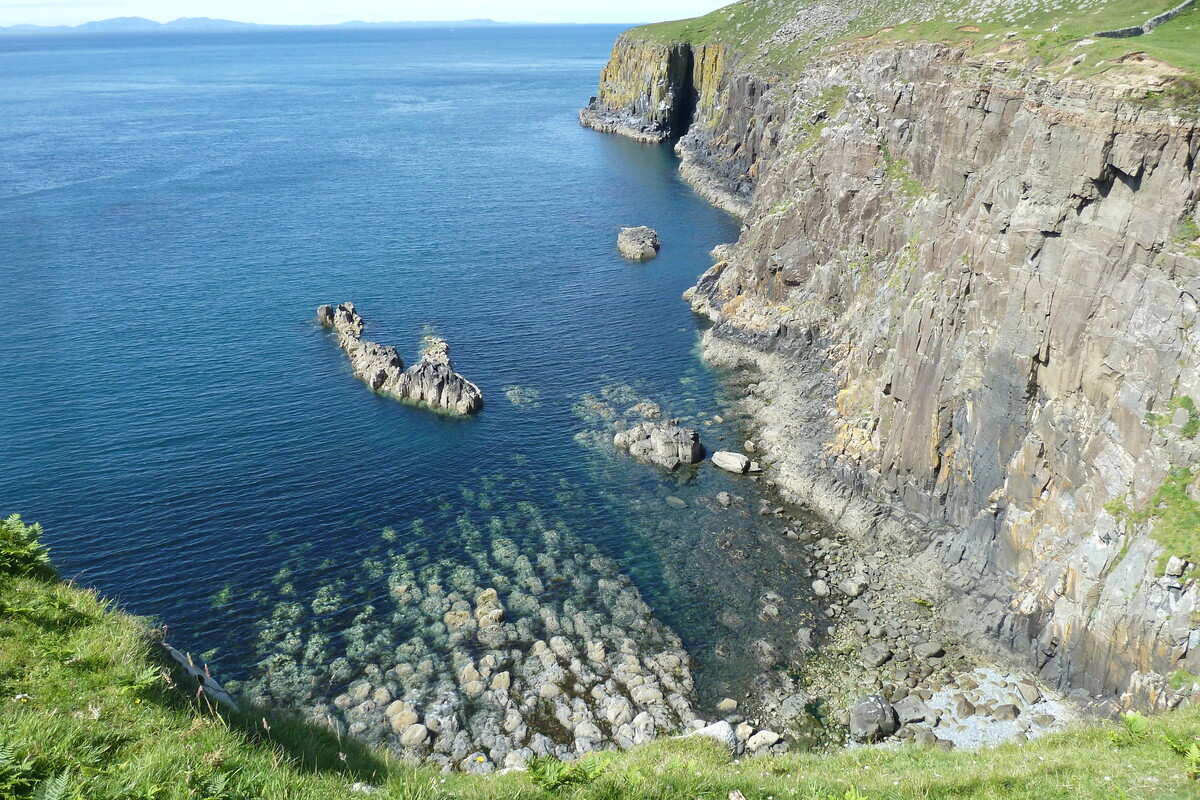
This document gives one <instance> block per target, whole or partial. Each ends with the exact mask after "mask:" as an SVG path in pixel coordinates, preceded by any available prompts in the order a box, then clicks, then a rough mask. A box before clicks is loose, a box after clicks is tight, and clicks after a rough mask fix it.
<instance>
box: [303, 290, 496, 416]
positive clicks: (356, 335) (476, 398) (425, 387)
mask: <svg viewBox="0 0 1200 800" xmlns="http://www.w3.org/2000/svg"><path fill="white" fill-rule="evenodd" d="M317 320H318V321H319V322H320V323H321V324H322V325H323V326H325V327H331V328H333V329H334V330H335V331H337V334H338V346H339V347H341V348H342V350H344V351H345V353H346V356H347V357H348V358H349V359H350V368H351V370H352V371H353V373H354V377H356V378H358V379H359V380H361V381H362V382H363V383H365V384H367V386H369V387H371V390H372V391H375V392H381V393H383V394H386V395H390V396H392V397H395V398H396V399H398V400H404V401H408V402H411V403H416V404H419V405H424V406H427V407H428V408H431V409H434V410H437V411H446V412H450V413H453V414H474V413H475V412H476V411H478V410H479V409H481V408H483V394H482V393H481V392H480V391H479V387H478V386H476V385H475V384H473V383H471V382H470V381H468V380H467V379H466V378H464V377H463V376H461V375H459V374H458V373H457V372H455V371H454V368H453V366H452V365H451V363H450V348H449V345H447V344H446V342H445V341H444V340H442V339H438V338H436V337H431V338H430V339H429V340H428V341H426V344H425V351H424V353H423V354H422V356H421V359H420V361H418V362H417V363H416V364H415V365H414V366H412V367H410V368H409V370H408V371H407V372H405V371H404V362H403V361H402V360H401V358H400V355H399V354H398V353H397V352H396V348H395V347H392V346H391V345H381V344H378V343H376V342H368V341H364V340H363V338H362V333H363V319H362V316H361V315H359V313H358V312H357V311H356V310H355V309H354V304H353V303H341V304H340V305H338V306H331V305H323V306H319V307H318V308H317Z"/></svg>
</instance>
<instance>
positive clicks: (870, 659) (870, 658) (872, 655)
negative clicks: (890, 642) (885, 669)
mask: <svg viewBox="0 0 1200 800" xmlns="http://www.w3.org/2000/svg"><path fill="white" fill-rule="evenodd" d="M861 655H862V663H863V666H864V667H866V668H867V669H875V668H876V667H880V666H882V665H883V664H885V663H886V662H887V660H888V659H889V658H891V657H892V651H891V650H890V649H889V648H888V646H887V645H886V644H883V643H882V642H876V643H875V644H869V645H867V646H866V647H864V648H863V649H862V654H861Z"/></svg>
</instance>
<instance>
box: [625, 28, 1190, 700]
mask: <svg viewBox="0 0 1200 800" xmlns="http://www.w3.org/2000/svg"><path fill="white" fill-rule="evenodd" d="M706 46H709V47H711V46H712V45H706ZM617 55H628V56H629V57H632V58H634V59H635V60H639V59H645V58H648V57H651V56H652V55H653V53H651V51H650V50H647V49H641V50H639V49H638V48H636V47H635V46H634V45H633V43H626V44H625V45H624V46H623V47H622V48H620V49H619V51H618V52H617ZM723 63H724V65H725V66H724V68H723V70H722V71H721V72H720V73H719V75H718V76H717V77H716V78H715V85H716V87H717V88H716V89H715V92H716V96H717V97H718V99H719V102H715V103H713V104H712V105H711V106H710V105H708V104H706V102H705V101H704V100H703V99H701V100H700V101H699V102H698V105H697V108H696V111H695V114H694V116H693V119H692V120H691V122H690V124H689V125H688V127H687V132H686V135H685V136H684V137H683V139H682V140H681V141H680V143H679V149H680V150H681V151H682V152H683V154H684V170H685V174H688V170H689V169H690V170H692V172H697V171H699V172H701V173H703V176H705V178H704V179H705V180H708V181H709V182H711V183H713V184H716V185H718V186H722V185H723V186H724V190H725V193H726V194H727V195H730V196H733V197H739V198H743V199H746V198H748V197H749V196H750V195H749V193H748V189H752V190H753V204H752V205H751V204H750V203H749V202H746V203H745V205H744V206H743V208H744V210H745V213H746V224H745V226H744V228H743V230H742V234H741V237H740V239H739V241H738V242H737V243H736V245H734V246H732V247H730V248H726V249H724V250H723V252H722V254H721V256H722V258H721V260H719V261H718V263H717V264H716V265H715V266H713V267H712V268H711V269H710V270H709V271H708V272H706V273H705V274H704V276H703V277H702V278H701V279H700V280H699V282H698V283H697V285H696V286H695V287H694V288H693V289H691V290H690V291H689V292H688V293H687V294H686V298H687V299H688V300H689V301H690V302H691V303H692V305H693V307H694V308H695V309H696V311H698V312H699V313H701V314H704V315H706V316H708V317H710V318H711V319H712V320H713V321H714V322H715V323H716V324H715V327H714V328H713V329H712V330H710V331H709V332H708V333H707V334H706V337H705V341H706V349H707V352H708V355H709V357H710V359H711V360H714V361H717V362H720V363H724V364H728V365H737V364H741V365H745V366H750V367H754V368H757V369H758V370H760V372H761V374H762V380H760V381H759V382H758V383H757V385H756V388H755V392H754V394H753V396H750V397H748V398H747V401H746V404H747V407H748V408H750V409H752V410H753V411H755V412H756V414H757V417H758V419H759V422H760V424H761V425H762V430H761V431H760V432H759V434H758V435H757V436H756V437H755V439H756V444H757V445H758V446H759V449H760V450H761V451H763V453H764V457H765V458H767V459H769V461H770V462H771V464H772V468H773V478H774V480H775V481H776V482H777V483H778V484H779V485H780V486H781V488H783V489H784V490H785V492H787V493H788V494H789V496H791V497H792V498H793V499H796V500H799V501H802V502H804V503H806V504H808V505H810V506H812V507H813V508H814V509H816V510H817V511H819V512H820V513H822V514H823V515H824V516H826V517H827V518H828V519H829V520H830V521H832V522H834V523H835V524H837V525H839V527H841V528H842V530H843V531H844V532H846V533H848V534H850V535H851V538H852V540H853V541H857V542H861V546H862V547H864V548H868V547H869V548H871V549H872V550H873V549H875V548H876V547H878V546H884V545H883V543H885V542H886V543H889V545H887V546H894V547H896V548H897V552H905V551H913V552H916V553H917V555H915V556H913V558H912V570H911V571H912V572H913V573H918V572H924V573H925V574H927V575H936V576H938V577H939V589H940V592H941V598H942V599H943V600H944V602H945V603H946V609H945V610H946V613H947V615H948V616H952V617H956V618H958V619H960V620H962V621H963V622H962V625H961V630H960V633H961V634H962V635H963V636H965V637H966V638H967V639H968V640H969V641H970V642H972V643H973V644H975V645H976V646H978V647H980V648H983V649H986V650H989V651H992V652H995V654H996V655H997V656H999V657H1002V658H1006V659H1009V660H1015V661H1018V662H1020V663H1021V665H1022V666H1025V667H1028V668H1032V669H1034V670H1036V671H1037V672H1038V673H1039V674H1040V675H1041V676H1042V677H1043V678H1044V679H1046V680H1047V681H1048V682H1049V683H1050V684H1051V685H1053V686H1055V687H1057V688H1060V689H1063V690H1070V689H1078V690H1080V691H1082V692H1086V693H1088V694H1092V695H1094V694H1108V695H1114V696H1117V697H1119V698H1120V699H1121V701H1122V702H1123V703H1125V704H1128V705H1136V706H1143V707H1154V706H1159V707H1161V706H1164V705H1169V704H1172V703H1174V702H1177V701H1178V697H1176V696H1174V695H1173V694H1172V692H1171V690H1170V689H1169V688H1168V686H1167V682H1166V680H1165V679H1164V677H1163V676H1164V675H1166V674H1169V673H1171V672H1173V671H1174V670H1176V669H1181V668H1182V669H1188V670H1189V671H1192V672H1195V671H1197V670H1198V669H1200V629H1198V628H1197V627H1196V626H1195V625H1194V624H1193V619H1194V616H1193V613H1192V612H1193V610H1200V590H1198V588H1197V584H1196V581H1195V580H1188V579H1185V578H1184V577H1183V576H1171V575H1160V573H1161V571H1162V570H1161V569H1160V568H1159V564H1160V563H1165V562H1166V560H1167V555H1171V554H1167V553H1163V550H1162V547H1161V546H1160V545H1159V544H1158V543H1157V542H1156V541H1155V540H1154V538H1152V537H1151V536H1150V535H1149V533H1150V531H1149V528H1150V526H1151V525H1152V524H1153V515H1150V518H1149V520H1148V521H1142V522H1135V521H1134V519H1133V518H1131V517H1130V515H1128V514H1125V515H1124V516H1123V515H1122V512H1121V508H1130V509H1135V510H1136V509H1141V508H1144V507H1145V506H1146V505H1147V503H1149V502H1150V500H1151V498H1152V497H1153V496H1154V495H1155V492H1156V491H1157V489H1158V487H1159V486H1161V485H1162V484H1163V482H1164V480H1166V479H1167V478H1168V476H1169V475H1172V474H1173V475H1176V476H1178V475H1185V474H1190V475H1194V474H1195V467H1196V465H1197V464H1198V463H1200V447H1198V446H1197V443H1196V441H1195V440H1194V439H1192V438H1191V436H1190V435H1189V434H1190V433H1191V429H1192V428H1195V425H1194V424H1193V425H1191V428H1186V426H1187V425H1189V424H1190V421H1191V420H1190V413H1191V412H1188V411H1186V409H1187V407H1188V404H1189V403H1191V402H1192V398H1200V334H1198V333H1197V327H1196V326H1195V325H1194V322H1195V320H1196V317H1197V314H1198V307H1197V298H1200V259H1198V258H1197V257H1196V245H1195V244H1194V243H1193V242H1192V241H1190V240H1191V239H1192V238H1194V237H1193V235H1191V234H1189V235H1182V234H1180V231H1184V232H1187V231H1195V230H1196V227H1195V226H1196V224H1197V222H1196V206H1197V202H1198V201H1200V168H1197V163H1198V160H1197V153H1198V152H1200V125H1198V123H1197V122H1196V121H1195V120H1194V119H1190V118H1188V117H1186V116H1178V115H1172V114H1170V113H1168V112H1165V111H1158V110H1155V109H1154V108H1153V107H1152V106H1150V105H1149V104H1146V103H1144V102H1140V100H1141V99H1142V98H1143V97H1144V96H1145V95H1146V93H1147V91H1150V90H1152V89H1154V87H1155V84H1153V83H1147V82H1146V81H1145V79H1144V78H1137V77H1136V76H1135V77H1134V78H1131V80H1132V81H1135V82H1136V83H1137V85H1133V86H1121V85H1114V84H1109V85H1101V84H1095V83H1093V84H1089V83H1084V82H1079V81H1072V80H1068V79H1049V78H1046V77H1044V76H1041V75H1038V74H1036V73H1034V72H1032V71H1030V72H1022V71H1020V70H1019V69H1014V68H1013V64H1012V63H1009V62H1006V63H999V62H997V63H989V62H986V61H980V60H978V59H974V58H973V57H971V56H969V55H968V54H967V52H966V51H964V50H960V49H956V48H954V47H950V46H944V45H939V44H905V45H903V46H902V47H890V46H885V45H880V46H876V47H867V48H862V49H856V50H853V51H849V52H841V53H838V54H836V55H830V56H827V57H824V58H817V59H814V60H813V61H812V63H811V64H810V65H809V66H808V67H807V68H805V69H803V70H801V71H800V72H799V73H798V77H797V78H796V79H795V80H794V81H792V80H788V81H779V80H776V81H775V82H774V83H771V84H769V85H768V84H767V82H765V81H764V80H762V79H761V78H759V77H756V76H755V75H753V74H749V73H747V72H746V71H745V70H743V69H741V68H740V67H739V66H738V61H737V59H736V58H734V57H732V56H729V55H728V54H726V57H725V58H724V62H723ZM639 69H646V67H645V66H644V65H643V66H642V67H640V68H639ZM606 74H607V75H609V76H610V80H611V79H612V76H616V75H620V74H623V71H622V69H620V68H617V67H612V68H610V69H609V70H607V71H606ZM748 87H754V91H753V92H752V93H751V92H750V91H749V88H748ZM604 94H605V96H608V97H610V98H617V97H620V96H621V94H622V93H621V92H620V91H619V90H618V89H616V88H612V87H610V88H609V89H608V91H607V92H606V93H604ZM739 96H740V97H743V98H745V99H746V102H743V103H735V102H732V99H733V98H735V97H739ZM751 154H753V155H751ZM689 163H690V165H691V166H689ZM731 163H737V164H738V165H739V166H743V165H744V166H743V170H744V171H742V172H739V173H738V174H737V175H732V174H731V168H730V164H731ZM714 191H715V192H716V193H717V194H719V193H720V192H719V190H714ZM1181 408H1182V409H1184V411H1180V409H1181ZM1185 429H1186V430H1187V431H1188V433H1186V434H1185V432H1184V431H1185ZM1172 469H1174V470H1175V472H1174V473H1172V472H1171V470H1172ZM1189 469H1191V470H1192V472H1190V473H1188V472H1186V471H1187V470H1189ZM1189 497H1190V498H1191V499H1192V500H1193V501H1195V499H1196V498H1200V489H1195V488H1194V484H1193V489H1192V495H1190V496H1189ZM1143 519H1144V518H1143ZM1175 555H1178V554H1175Z"/></svg>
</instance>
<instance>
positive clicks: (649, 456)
mask: <svg viewBox="0 0 1200 800" xmlns="http://www.w3.org/2000/svg"><path fill="white" fill-rule="evenodd" d="M613 444H614V445H615V446H616V448H617V449H618V450H623V451H627V452H628V453H629V455H631V456H633V457H634V458H636V459H639V460H641V461H649V462H650V463H651V464H657V465H658V466H660V467H664V468H666V469H672V470H673V469H675V468H676V467H679V466H681V465H683V464H696V463H699V462H700V461H703V460H704V445H702V444H701V443H700V435H699V434H698V433H696V431H695V430H693V429H692V428H684V427H681V426H680V425H679V421H678V420H669V421H667V422H642V423H640V424H638V425H634V426H633V427H632V428H629V429H628V430H623V431H619V432H618V433H617V434H616V435H615V436H614V437H613Z"/></svg>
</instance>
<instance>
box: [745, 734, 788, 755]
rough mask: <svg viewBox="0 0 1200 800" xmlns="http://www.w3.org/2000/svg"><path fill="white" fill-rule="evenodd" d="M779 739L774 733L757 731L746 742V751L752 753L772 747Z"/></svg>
mask: <svg viewBox="0 0 1200 800" xmlns="http://www.w3.org/2000/svg"><path fill="white" fill-rule="evenodd" d="M779 739H780V736H779V734H778V733H776V732H775V731H759V732H758V733H756V734H754V735H753V736H751V737H750V738H749V739H747V740H746V749H747V750H749V751H750V752H752V753H753V752H755V751H757V750H762V749H764V748H767V747H771V746H773V745H774V744H775V743H776V742H778V741H779Z"/></svg>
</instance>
